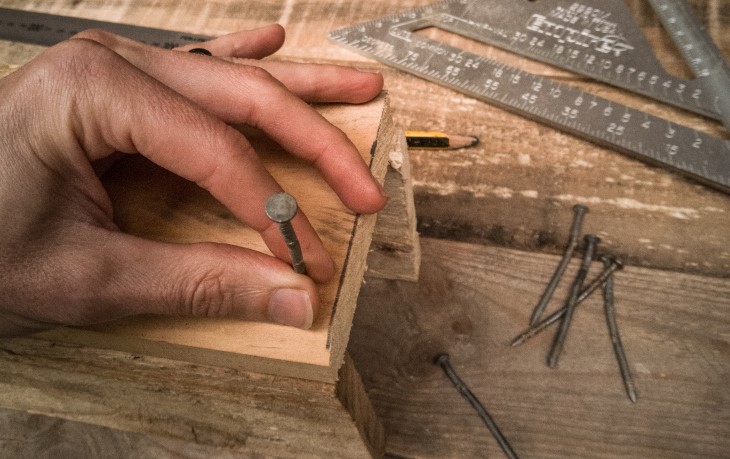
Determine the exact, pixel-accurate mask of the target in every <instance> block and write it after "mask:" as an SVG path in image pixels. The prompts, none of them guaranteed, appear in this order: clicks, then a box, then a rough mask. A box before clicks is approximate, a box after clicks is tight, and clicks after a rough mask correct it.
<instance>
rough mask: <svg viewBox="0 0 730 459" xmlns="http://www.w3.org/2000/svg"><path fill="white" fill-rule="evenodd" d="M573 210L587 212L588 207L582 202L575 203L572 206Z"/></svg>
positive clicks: (578, 212)
mask: <svg viewBox="0 0 730 459" xmlns="http://www.w3.org/2000/svg"><path fill="white" fill-rule="evenodd" d="M573 212H575V213H576V214H587V213H588V207H587V206H584V205H583V204H576V205H574V206H573Z"/></svg>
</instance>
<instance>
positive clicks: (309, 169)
mask: <svg viewBox="0 0 730 459" xmlns="http://www.w3.org/2000/svg"><path fill="white" fill-rule="evenodd" d="M318 110H319V111H320V113H321V114H322V115H323V116H325V117H326V118H327V119H328V120H329V121H331V122H332V123H333V124H335V125H336V126H339V127H340V128H341V129H343V131H345V132H346V134H347V135H348V136H349V138H350V139H351V140H352V141H353V143H354V144H355V145H356V147H357V148H358V150H359V151H360V153H361V155H362V157H363V160H364V161H366V162H367V163H369V164H370V166H371V171H372V173H373V175H374V176H375V177H376V178H377V179H378V180H380V181H381V182H382V180H383V178H384V175H385V170H386V168H387V152H388V151H389V149H390V145H391V144H392V140H391V139H392V138H393V132H392V131H391V129H392V122H391V121H390V114H389V111H388V106H387V97H386V95H383V96H380V97H379V98H378V99H376V100H375V101H373V102H370V103H368V104H363V105H351V106H347V105H330V106H321V107H318ZM248 137H249V140H251V142H252V144H253V146H254V148H255V149H256V151H257V152H258V153H259V156H260V158H261V159H262V162H263V163H264V165H265V167H266V168H267V169H268V170H269V172H271V174H272V175H273V177H274V178H275V179H276V180H277V181H278V182H279V184H281V186H282V187H283V188H284V190H287V191H288V192H289V193H291V194H292V195H293V196H295V197H296V198H297V200H298V203H299V206H300V208H301V209H302V210H303V211H304V213H305V214H306V215H307V216H308V218H309V220H310V222H311V223H312V225H313V226H314V228H315V230H317V232H318V234H319V235H320V237H321V238H322V241H323V243H324V246H325V248H326V249H327V250H328V252H329V253H330V255H331V256H332V258H333V259H334V261H335V265H336V266H337V272H336V274H335V276H334V277H333V278H332V280H330V281H328V282H327V283H325V284H322V285H320V286H319V291H320V304H321V306H320V311H319V314H318V317H317V318H316V319H315V322H314V325H313V326H312V328H311V329H310V330H301V329H297V328H292V327H286V326H282V325H277V324H270V323H259V322H244V321H240V320H234V319H207V318H206V319H201V318H189V317H169V316H135V317H129V318H126V319H122V320H118V321H115V322H111V323H105V324H100V325H96V326H92V327H86V328H83V329H82V328H65V329H60V330H52V331H49V332H44V333H41V334H39V335H38V336H39V337H43V338H45V339H52V340H62V341H68V342H74V343H79V344H85V345H88V346H100V347H104V348H109V349H118V350H124V351H128V352H138V353H142V354H146V355H154V356H159V357H167V358H174V359H180V360H185V361H191V362H198V363H214V364H217V365H222V366H233V367H236V368H243V369H247V370H253V371H259V372H264V373H273V374H282V375H287V376H297V377H303V378H309V379H316V380H321V381H334V379H335V378H336V377H337V370H338V369H339V367H340V365H341V364H342V359H343V358H344V352H345V348H346V346H347V339H348V335H349V329H350V326H351V324H352V316H353V313H354V308H355V304H356V300H357V294H358V292H359V288H360V284H361V282H362V277H363V273H364V269H365V258H366V256H367V252H368V248H369V247H370V240H371V238H372V232H373V227H374V225H375V221H376V215H355V214H354V213H353V212H352V211H350V210H349V209H347V208H346V207H345V206H344V204H342V203H341V202H340V200H339V198H338V197H337V195H336V194H335V193H334V191H332V190H331V189H330V188H329V187H328V186H327V184H326V183H325V182H324V180H323V179H322V178H321V176H320V175H319V173H318V172H317V170H316V169H315V168H314V166H312V165H309V164H306V163H305V162H304V161H301V160H298V159H296V158H294V157H293V156H291V155H290V154H288V153H286V152H285V151H283V150H282V149H281V147H279V146H278V145H276V144H274V143H273V142H271V141H269V140H268V139H266V138H264V136H262V135H255V134H250V133H249V135H248ZM376 139H378V142H377V146H376V147H375V148H374V149H373V145H374V143H375V142H376ZM371 150H372V151H373V156H372V157H371ZM103 181H104V184H105V187H106V188H107V190H108V192H109V194H110V196H111V198H112V202H113V205H114V215H115V221H116V222H117V224H118V225H119V227H120V228H121V229H122V230H123V231H125V232H128V233H130V234H134V235H137V236H141V237H145V238H150V239H154V240H160V241H166V242H176V243H189V242H201V241H207V242H219V243H227V244H233V245H238V246H241V247H247V248H251V249H254V250H258V251H261V252H264V253H269V254H270V252H269V251H268V249H267V248H266V246H265V245H264V243H263V241H262V239H261V237H260V236H259V234H258V233H257V232H256V231H255V230H253V229H251V228H249V227H247V226H246V225H244V224H243V223H241V222H240V221H239V220H238V219H236V218H235V217H234V216H233V215H232V214H231V213H230V212H229V211H228V210H227V209H226V208H225V207H224V206H223V205H221V204H220V203H219V202H217V201H216V200H215V199H214V198H213V197H212V196H210V194H209V193H207V192H206V191H204V190H202V189H201V188H198V187H197V186H196V185H195V184H193V183H191V182H187V181H185V180H183V179H181V178H179V177H177V176H175V175H174V174H172V173H169V172H166V171H164V170H163V169H161V168H159V167H157V166H155V165H153V164H152V163H151V162H149V161H147V160H146V159H144V158H142V157H136V156H135V157H131V158H125V159H123V160H122V161H120V162H119V163H118V164H115V166H114V167H113V168H112V169H111V170H110V171H108V172H107V173H106V174H105V176H104V179H103Z"/></svg>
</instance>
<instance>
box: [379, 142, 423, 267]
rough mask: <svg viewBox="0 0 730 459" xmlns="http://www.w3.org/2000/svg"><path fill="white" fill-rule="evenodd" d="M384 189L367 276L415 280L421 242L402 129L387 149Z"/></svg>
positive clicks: (408, 159) (406, 146)
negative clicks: (385, 202) (384, 194)
mask: <svg viewBox="0 0 730 459" xmlns="http://www.w3.org/2000/svg"><path fill="white" fill-rule="evenodd" d="M388 164H389V167H388V172H387V173H386V174H385V191H386V193H387V195H388V197H389V200H388V204H387V205H386V206H385V208H384V209H383V210H381V211H380V212H379V213H378V222H377V224H376V225H375V232H374V233H373V242H372V244H371V245H370V254H369V255H368V261H367V264H368V270H367V276H368V277H378V278H381V279H400V280H410V281H417V280H418V272H419V270H420V268H421V244H420V242H419V240H418V231H416V207H415V205H414V201H413V183H412V181H411V164H410V156H409V153H408V145H407V144H406V137H405V134H404V133H403V131H399V132H398V133H397V137H396V139H395V142H394V144H393V147H392V148H391V149H390V151H389V153H388Z"/></svg>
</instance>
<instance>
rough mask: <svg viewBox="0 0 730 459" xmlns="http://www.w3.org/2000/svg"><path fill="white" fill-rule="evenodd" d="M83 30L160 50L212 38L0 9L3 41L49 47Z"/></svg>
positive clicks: (0, 35)
mask: <svg viewBox="0 0 730 459" xmlns="http://www.w3.org/2000/svg"><path fill="white" fill-rule="evenodd" d="M86 29H103V30H107V31H109V32H112V33H115V34H117V35H122V36H124V37H128V38H133V39H135V40H137V41H141V42H143V43H147V44H148V45H153V46H159V47H161V48H176V47H178V46H183V45H189V44H191V43H200V42H203V41H206V40H210V39H211V38H212V37H208V36H205V35H196V34H190V33H187V32H175V31H172V30H163V29H154V28H150V27H140V26H133V25H128V24H117V23H114V22H105V21H95V20H92V19H83V18H74V17H70V16H58V15H54V14H45V13H33V12H30V11H21V10H14V9H9V8H0V38H2V39H3V40H10V41H20V42H23V43H32V44H35V45H42V46H52V45H55V44H56V43H58V42H61V41H63V40H67V39H69V38H71V37H73V36H74V35H76V34H77V33H79V32H81V31H82V30H86Z"/></svg>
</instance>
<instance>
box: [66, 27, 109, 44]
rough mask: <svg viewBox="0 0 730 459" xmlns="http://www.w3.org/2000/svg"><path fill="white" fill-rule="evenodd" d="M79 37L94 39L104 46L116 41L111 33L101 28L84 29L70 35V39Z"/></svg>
mask: <svg viewBox="0 0 730 459" xmlns="http://www.w3.org/2000/svg"><path fill="white" fill-rule="evenodd" d="M80 39H83V40H90V41H94V42H96V43H99V44H102V45H106V46H110V45H113V44H114V43H116V41H117V40H116V36H115V35H114V34H113V33H111V32H107V31H106V30H102V29H86V30H83V31H81V32H79V33H77V34H76V35H74V36H73V37H71V40H80Z"/></svg>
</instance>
